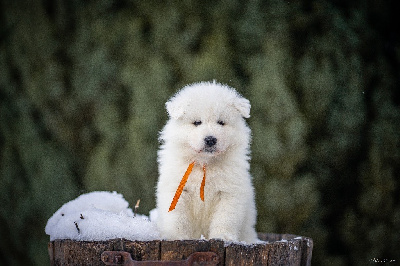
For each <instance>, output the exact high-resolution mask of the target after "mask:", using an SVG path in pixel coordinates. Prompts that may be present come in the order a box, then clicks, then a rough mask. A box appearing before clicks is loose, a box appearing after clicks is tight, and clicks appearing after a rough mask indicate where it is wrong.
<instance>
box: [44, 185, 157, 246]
mask: <svg viewBox="0 0 400 266" xmlns="http://www.w3.org/2000/svg"><path fill="white" fill-rule="evenodd" d="M45 231H46V234H48V235H49V236H50V241H53V240H56V239H72V240H79V241H102V240H109V239H115V238H125V239H128V240H139V241H151V240H155V239H160V235H159V232H158V231H157V228H156V226H155V224H154V223H153V222H151V221H150V220H149V218H148V217H147V216H144V215H136V216H135V217H134V216H133V211H132V209H131V208H129V203H128V202H127V201H126V200H125V199H124V198H123V196H122V195H121V194H118V193H116V192H115V191H114V192H107V191H96V192H91V193H87V194H83V195H81V196H79V197H78V198H76V199H74V200H72V201H70V202H68V203H66V204H64V205H63V206H62V207H61V208H60V209H58V210H57V211H56V212H55V213H54V214H53V216H52V217H51V218H50V219H49V220H48V221H47V225H46V228H45Z"/></svg>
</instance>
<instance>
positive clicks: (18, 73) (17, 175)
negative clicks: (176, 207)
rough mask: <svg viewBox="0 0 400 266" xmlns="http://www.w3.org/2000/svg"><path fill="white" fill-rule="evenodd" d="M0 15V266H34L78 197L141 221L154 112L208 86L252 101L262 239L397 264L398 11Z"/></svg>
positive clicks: (318, 253)
mask: <svg viewBox="0 0 400 266" xmlns="http://www.w3.org/2000/svg"><path fill="white" fill-rule="evenodd" d="M348 2H350V3H348ZM0 3H1V4H0V49H1V50H0V261H2V262H5V263H6V264H8V265H19V264H21V265H31V264H32V265H45V264H47V263H48V255H47V242H48V240H49V238H48V236H47V235H45V233H44V227H45V225H46V222H47V219H48V218H49V217H50V216H51V215H52V214H53V213H54V212H55V211H56V210H57V209H58V208H59V207H61V205H62V204H64V203H66V202H67V201H69V200H72V199H73V198H75V197H77V196H78V195H80V194H82V193H85V192H89V191H94V190H109V191H114V190H115V191H118V192H119V193H122V194H123V195H124V196H125V198H126V199H127V200H128V201H129V202H130V203H131V206H132V205H133V204H134V203H135V202H136V200H137V199H139V198H140V199H141V208H140V210H141V212H142V213H147V212H148V211H149V210H150V209H152V208H153V207H154V206H155V200H154V193H155V189H154V186H155V183H156V180H157V164H156V151H157V147H158V141H157V137H158V131H159V130H160V129H161V128H162V126H163V125H164V123H165V121H166V119H167V115H166V112H165V109H164V103H165V101H166V100H167V99H168V98H169V97H170V96H172V95H173V93H174V92H175V91H176V90H178V89H179V88H180V87H182V86H183V85H185V84H187V83H191V82H195V81H202V80H213V79H216V80H217V81H219V82H223V83H227V84H229V85H230V86H232V87H235V88H237V89H238V91H240V92H241V93H242V94H243V95H244V96H245V97H246V98H248V99H249V100H250V101H251V103H252V117H251V118H250V119H249V124H250V126H251V128H252V130H253V143H252V170H251V171H252V174H253V177H254V184H255V187H256V193H257V208H258V224H257V229H258V231H259V232H275V233H291V234H297V235H305V236H309V237H312V238H313V239H314V243H315V244H314V252H313V263H314V264H316V265H327V264H333V265H365V264H368V263H370V262H371V259H373V258H382V259H385V258H386V259H394V260H396V261H400V257H399V253H398V251H399V244H400V240H399V239H400V184H399V177H400V133H399V132H400V94H399V86H400V85H399V81H400V80H399V76H400V67H399V62H400V61H399V59H400V45H399V44H400V41H399V35H398V32H400V31H399V26H396V25H399V24H400V21H399V20H400V19H399V17H398V14H396V13H395V10H396V8H398V7H399V5H398V4H396V1H372V0H367V1H361V0H359V1H344V0H335V1H334V0H331V1H329V0H322V1H316V0H315V1H313V0H302V1H281V0H270V1H261V0H251V1H235V0H229V1H228V0H225V1H190V0H188V1H150V0H147V1H133V0H101V1H83V0H81V1H79V0H74V1H62V0H57V1H52V0H43V1H28V0H25V1H22V0H21V1H7V0H3V1H0Z"/></svg>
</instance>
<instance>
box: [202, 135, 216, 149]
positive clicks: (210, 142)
mask: <svg viewBox="0 0 400 266" xmlns="http://www.w3.org/2000/svg"><path fill="white" fill-rule="evenodd" d="M216 144H217V138H215V137H213V136H207V137H205V138H204V146H205V148H204V150H205V151H206V152H214V151H215V149H216V147H215V145H216Z"/></svg>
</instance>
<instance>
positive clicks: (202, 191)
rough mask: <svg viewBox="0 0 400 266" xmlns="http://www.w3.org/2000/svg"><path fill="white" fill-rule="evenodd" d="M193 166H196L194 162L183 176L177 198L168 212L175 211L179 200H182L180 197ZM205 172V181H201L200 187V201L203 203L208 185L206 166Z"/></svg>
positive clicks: (175, 197)
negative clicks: (205, 188) (205, 187)
mask: <svg viewBox="0 0 400 266" xmlns="http://www.w3.org/2000/svg"><path fill="white" fill-rule="evenodd" d="M193 166H194V162H192V163H190V164H189V166H188V168H187V169H186V172H185V174H184V175H183V177H182V180H181V182H180V183H179V186H178V188H177V189H176V192H175V196H174V198H173V199H172V202H171V206H170V207H169V210H168V212H170V211H172V210H173V209H175V207H176V204H177V203H178V200H179V198H180V196H181V194H182V191H183V188H184V187H185V185H186V182H187V180H188V178H189V175H190V173H191V172H192V170H193ZM203 172H204V174H203V180H202V181H201V186H200V199H201V200H202V201H204V186H205V185H206V166H205V165H203Z"/></svg>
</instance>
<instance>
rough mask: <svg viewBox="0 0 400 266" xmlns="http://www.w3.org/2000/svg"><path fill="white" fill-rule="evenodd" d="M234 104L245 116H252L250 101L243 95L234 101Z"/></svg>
mask: <svg viewBox="0 0 400 266" xmlns="http://www.w3.org/2000/svg"><path fill="white" fill-rule="evenodd" d="M233 106H234V107H235V108H236V109H237V110H238V111H239V113H240V114H241V115H242V116H243V117H244V118H249V117H250V108H251V105H250V101H249V100H247V99H245V98H243V97H238V98H237V99H236V100H235V101H234V103H233Z"/></svg>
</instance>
